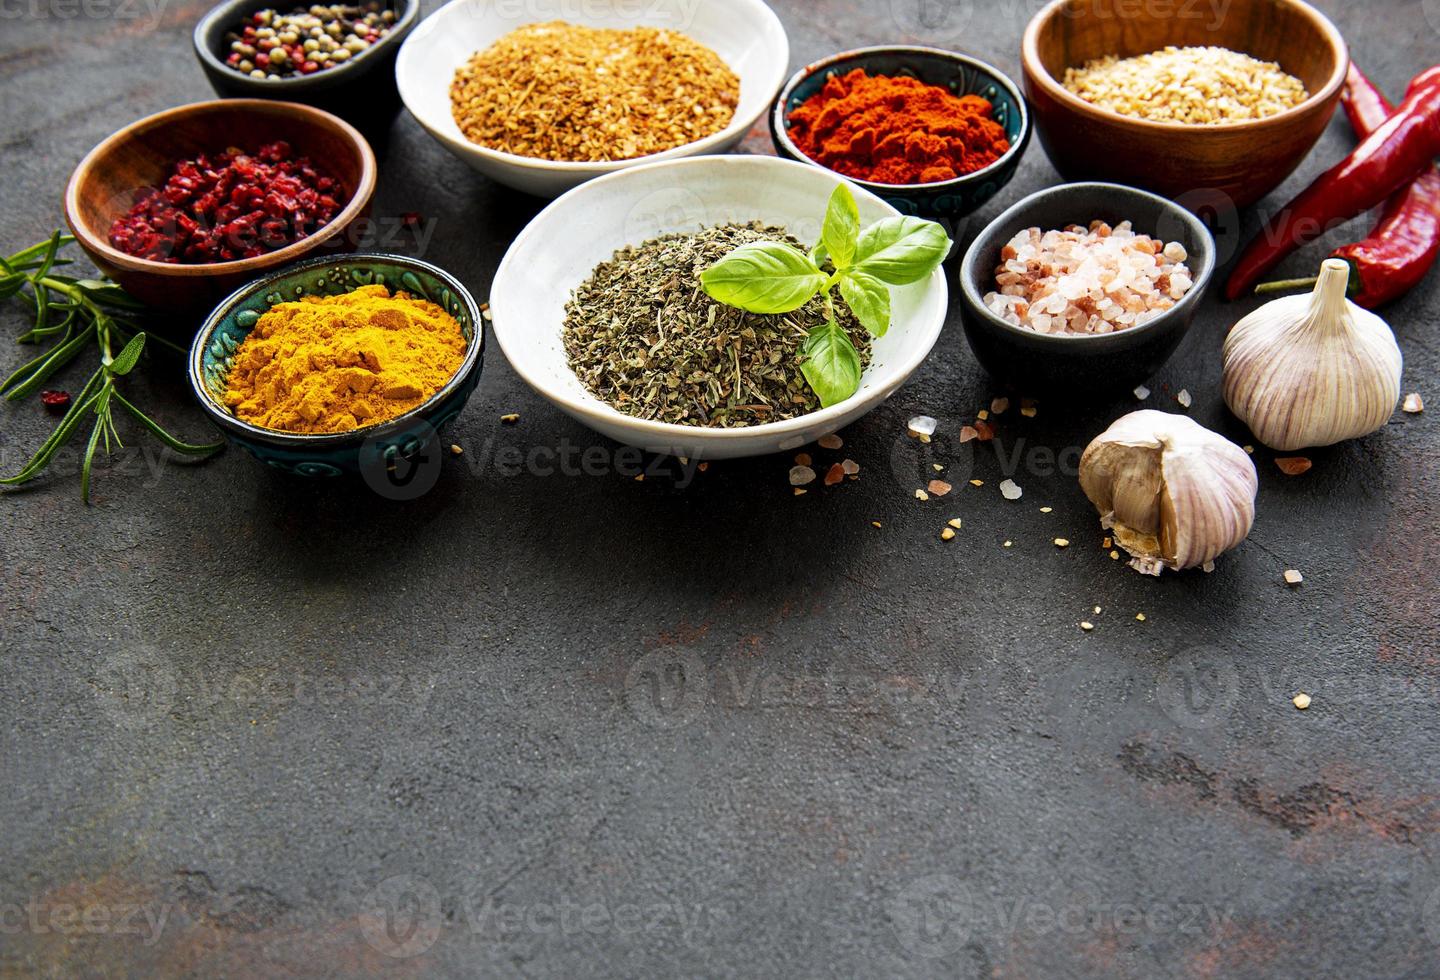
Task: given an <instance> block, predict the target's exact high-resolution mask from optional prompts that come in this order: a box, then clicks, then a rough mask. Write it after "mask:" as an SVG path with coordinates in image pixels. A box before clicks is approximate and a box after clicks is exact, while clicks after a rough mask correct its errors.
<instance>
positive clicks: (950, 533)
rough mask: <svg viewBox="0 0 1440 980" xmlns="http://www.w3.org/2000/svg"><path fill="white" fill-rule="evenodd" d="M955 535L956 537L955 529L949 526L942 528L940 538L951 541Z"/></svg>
mask: <svg viewBox="0 0 1440 980" xmlns="http://www.w3.org/2000/svg"><path fill="white" fill-rule="evenodd" d="M954 537H955V531H954V530H953V529H952V528H948V527H947V528H942V529H941V530H940V540H941V541H950V540H952V539H953V538H954Z"/></svg>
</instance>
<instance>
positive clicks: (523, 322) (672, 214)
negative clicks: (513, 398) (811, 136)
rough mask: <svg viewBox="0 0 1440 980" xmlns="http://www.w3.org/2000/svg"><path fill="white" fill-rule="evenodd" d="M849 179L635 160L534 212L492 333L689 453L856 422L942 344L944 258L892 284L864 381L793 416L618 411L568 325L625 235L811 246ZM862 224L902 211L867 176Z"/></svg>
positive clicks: (621, 437) (566, 396) (588, 418)
mask: <svg viewBox="0 0 1440 980" xmlns="http://www.w3.org/2000/svg"><path fill="white" fill-rule="evenodd" d="M839 181H840V178H839V177H837V176H836V175H834V174H832V173H830V172H829V171H826V170H822V169H820V168H819V167H812V166H807V165H806V164H803V163H794V162H792V161H789V160H779V159H776V158H774V157H761V156H730V157H696V158H693V159H689V160H673V161H668V162H664V163H654V164H650V165H648V166H643V167H631V168H629V169H626V170H622V171H620V172H619V173H614V174H610V175H609V176H606V177H601V178H600V179H598V180H594V181H591V182H590V183H587V184H584V185H582V186H580V187H577V188H576V189H575V190H573V191H571V192H570V193H568V194H566V195H565V196H564V197H561V198H560V199H559V200H557V201H555V202H554V203H552V204H551V205H550V206H549V207H547V208H546V209H545V210H543V211H541V212H540V213H539V214H538V215H536V217H535V220H534V221H532V222H530V224H529V225H528V226H527V227H526V228H525V230H524V231H522V232H521V233H520V235H519V237H518V238H516V239H515V241H514V243H513V244H512V245H511V246H510V250H509V251H508V252H506V253H505V258H504V260H503V261H502V262H501V263H500V269H499V271H498V272H496V274H495V281H494V283H493V284H492V285H491V287H490V312H491V315H492V317H493V318H494V319H493V322H492V326H493V328H494V330H495V339H496V340H498V341H499V342H500V348H501V350H503V351H504V352H505V356H506V358H508V359H509V361H510V364H511V366H512V367H514V368H515V370H516V372H517V373H518V374H519V375H520V377H522V378H524V379H525V381H526V382H527V383H528V384H529V385H530V387H532V388H534V389H535V390H536V391H537V392H539V393H540V394H541V395H542V396H544V397H545V398H547V399H548V400H549V401H551V402H552V403H554V404H555V405H556V406H557V407H558V408H560V409H563V410H564V411H565V412H567V413H568V414H570V415H571V416H572V417H574V418H576V419H578V420H579V421H581V422H583V423H584V424H586V425H588V426H589V427H590V428H592V429H595V430H596V431H597V432H600V433H603V434H604V435H607V436H609V437H610V438H612V439H615V440H616V441H618V442H623V443H626V444H628V445H632V446H639V447H641V448H642V449H646V450H649V451H651V452H658V453H670V454H672V455H675V456H686V457H689V458H691V459H731V458H735V457H739V456H760V455H764V454H766V453H775V452H785V451H788V450H792V449H797V448H799V447H800V446H803V445H806V444H807V443H810V442H813V441H815V440H816V439H818V438H820V437H821V436H823V435H828V434H829V433H832V432H835V431H836V430H838V429H840V428H842V427H844V426H846V425H849V424H850V423H851V422H853V421H855V420H856V419H858V418H859V417H860V416H862V415H864V414H865V413H866V412H868V411H870V410H871V409H872V408H875V407H876V406H877V405H879V404H880V403H881V402H883V401H884V400H885V399H886V398H888V397H890V395H891V394H893V393H894V392H895V390H896V389H897V388H899V387H900V385H901V384H903V383H904V382H905V379H907V378H908V377H910V375H911V374H912V373H913V372H914V371H915V369H916V368H917V367H919V366H920V362H921V361H923V360H924V359H925V356H926V355H927V354H929V353H930V349H931V348H932V347H934V346H935V341H936V340H937V339H938V338H939V336H940V329H941V327H942V326H943V325H944V322H945V310H946V306H947V303H948V300H949V292H948V290H947V289H946V285H945V273H944V270H943V269H936V270H935V272H934V273H932V274H931V276H930V278H929V279H926V280H923V281H921V282H918V283H915V284H913V285H910V286H903V287H898V288H895V289H894V290H893V291H892V301H893V318H892V322H891V325H890V330H889V331H888V332H887V333H886V334H885V336H884V337H882V338H880V339H879V340H876V341H875V342H874V345H873V350H872V356H871V361H870V366H869V367H868V368H867V369H866V371H865V374H864V375H863V376H862V378H861V382H860V390H859V391H858V392H856V393H855V394H854V395H853V396H851V397H850V398H849V399H847V400H846V401H844V402H841V403H840V404H839V405H832V406H831V407H829V408H825V409H821V410H820V411H818V412H813V413H811V414H809V415H804V416H801V417H800V418H795V419H790V420H788V421H784V422H768V423H766V424H764V425H753V426H749V427H747V428H743V429H708V428H702V427H698V426H688V425H672V424H670V423H665V422H651V421H647V420H644V419H638V418H634V417H632V416H629V415H625V414H624V413H622V412H618V411H616V410H615V409H613V408H611V407H610V406H609V405H607V404H605V403H604V402H602V401H600V399H598V398H596V397H595V396H594V395H592V394H591V393H590V392H589V391H587V390H586V389H585V387H584V386H583V385H582V384H581V383H580V380H579V378H577V377H576V376H575V372H574V371H572V370H571V369H570V365H569V363H568V361H567V359H566V356H565V348H564V346H563V344H562V342H561V327H562V325H563V323H564V320H565V303H566V301H567V300H568V299H569V298H570V294H571V292H572V291H573V290H574V289H575V288H576V287H577V286H579V285H580V284H581V283H582V282H584V281H585V280H586V279H587V278H589V276H590V273H591V272H592V271H593V270H594V268H595V266H597V265H599V264H600V263H601V262H604V261H606V260H608V259H609V258H610V257H611V256H612V255H613V254H614V253H615V251H616V250H617V249H619V248H621V247H623V246H625V245H638V244H640V243H641V242H642V241H645V240H647V239H650V238H654V237H655V236H657V235H661V234H664V233H666V232H672V231H694V230H698V229H700V228H702V227H707V226H710V225H716V224H723V223H725V222H728V221H752V220H761V221H765V222H767V223H772V224H779V225H783V226H785V227H786V228H787V229H788V230H789V232H790V233H791V234H792V235H794V236H795V237H796V238H798V239H800V240H801V241H802V242H804V243H806V244H807V245H808V244H810V243H813V242H814V241H815V240H816V239H818V238H819V236H820V225H821V222H822V221H823V219H824V215H825V205H826V202H828V201H829V199H830V193H831V191H833V190H834V188H835V185H836V184H837V183H839ZM852 189H853V190H854V192H855V199H856V202H857V203H858V204H859V206H860V220H861V224H862V225H865V224H869V223H870V222H873V221H878V220H879V219H881V218H884V217H887V216H891V215H895V214H898V213H899V212H897V211H896V210H895V209H894V208H892V207H891V206H890V205H888V204H886V203H885V202H884V201H882V200H881V199H880V198H878V197H876V196H875V195H874V194H871V193H870V192H869V191H866V190H864V189H862V188H859V187H854V186H853V185H852Z"/></svg>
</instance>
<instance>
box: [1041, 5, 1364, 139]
mask: <svg viewBox="0 0 1440 980" xmlns="http://www.w3.org/2000/svg"><path fill="white" fill-rule="evenodd" d="M1074 2H1076V0H1050V2H1049V3H1048V4H1046V5H1045V7H1043V8H1042V9H1041V10H1040V11H1039V12H1038V13H1037V14H1035V16H1034V17H1032V18H1030V23H1029V24H1027V25H1026V26H1025V34H1024V36H1023V38H1022V39H1021V42H1020V62H1021V67H1022V68H1023V69H1024V71H1025V75H1026V77H1027V78H1029V79H1030V80H1032V81H1033V82H1034V83H1035V84H1036V85H1038V86H1039V87H1040V88H1041V89H1043V90H1044V91H1045V94H1046V95H1048V96H1050V97H1051V98H1053V99H1055V100H1056V101H1058V102H1059V103H1061V104H1062V105H1063V106H1065V107H1066V108H1067V109H1069V110H1070V111H1071V112H1076V113H1079V114H1080V115H1082V116H1085V117H1086V118H1088V119H1093V120H1096V121H1098V122H1108V123H1110V124H1112V125H1113V124H1115V123H1117V122H1119V123H1122V124H1124V125H1126V126H1133V127H1135V128H1137V129H1141V130H1151V131H1153V132H1155V133H1156V134H1161V133H1169V134H1172V135H1173V134H1177V133H1237V132H1249V131H1259V130H1262V129H1269V128H1274V127H1277V126H1282V125H1284V124H1285V123H1287V122H1290V121H1292V120H1294V119H1296V118H1298V117H1299V116H1301V115H1308V114H1310V113H1313V112H1319V111H1323V110H1324V108H1325V107H1326V106H1327V105H1330V104H1332V103H1333V102H1334V101H1335V99H1336V98H1338V97H1339V95H1340V89H1341V87H1342V86H1344V84H1345V76H1346V73H1347V72H1348V70H1349V67H1350V48H1349V46H1348V45H1347V44H1346V42H1345V37H1344V35H1343V34H1341V33H1340V29H1339V28H1338V27H1336V26H1335V23H1334V22H1333V21H1332V20H1330V18H1329V17H1327V16H1325V14H1324V13H1322V12H1321V11H1319V10H1317V9H1316V8H1315V7H1313V6H1311V5H1310V4H1308V3H1306V2H1305V0H1275V2H1277V3H1278V4H1280V5H1282V6H1289V7H1294V8H1296V9H1297V10H1299V11H1300V13H1301V14H1302V15H1303V16H1305V17H1307V18H1309V20H1310V21H1311V22H1312V23H1314V24H1315V26H1316V27H1317V28H1318V29H1319V31H1320V33H1321V34H1322V35H1323V36H1324V37H1325V38H1326V39H1327V41H1328V42H1329V45H1330V51H1331V53H1332V54H1334V55H1335V70H1334V71H1333V72H1331V74H1330V77H1329V78H1328V79H1326V81H1325V84H1324V85H1323V86H1321V88H1320V90H1319V91H1317V92H1311V93H1310V97H1309V98H1307V99H1306V100H1305V101H1304V102H1301V103H1300V104H1299V105H1297V106H1292V107H1290V108H1289V109H1286V110H1285V111H1284V112H1278V113H1276V114H1275V115H1273V116H1266V117H1265V118H1263V119H1243V120H1240V121H1239V122H1227V123H1215V124H1213V125H1203V126H1201V125H1195V124H1193V123H1181V122H1162V121H1158V120H1154V119H1142V118H1140V117H1138V116H1127V115H1125V114H1124V113H1120V112H1115V111H1114V110H1111V109H1105V108H1102V107H1100V106H1097V105H1095V104H1094V103H1092V102H1087V101H1085V100H1084V99H1082V98H1080V97H1079V96H1078V95H1075V94H1074V93H1073V92H1071V91H1070V90H1069V89H1067V88H1066V87H1065V86H1064V85H1061V84H1060V82H1059V81H1058V80H1056V78H1055V76H1054V75H1052V74H1050V70H1049V69H1048V68H1046V67H1045V63H1044V62H1043V61H1041V59H1040V32H1041V31H1042V30H1043V29H1044V28H1045V27H1047V26H1048V25H1049V23H1050V22H1051V21H1052V20H1054V19H1055V17H1056V15H1057V14H1059V13H1060V11H1061V10H1062V8H1064V7H1066V6H1068V5H1070V4H1071V3H1074Z"/></svg>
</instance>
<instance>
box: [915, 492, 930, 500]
mask: <svg viewBox="0 0 1440 980" xmlns="http://www.w3.org/2000/svg"><path fill="white" fill-rule="evenodd" d="M915 499H916V500H929V499H930V495H929V494H928V493H926V492H925V491H924V490H916V491H915Z"/></svg>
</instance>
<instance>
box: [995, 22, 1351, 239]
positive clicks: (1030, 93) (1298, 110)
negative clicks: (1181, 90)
mask: <svg viewBox="0 0 1440 980" xmlns="http://www.w3.org/2000/svg"><path fill="white" fill-rule="evenodd" d="M1167 47H1177V48H1223V49H1228V50H1229V51H1233V52H1239V53H1241V54H1246V55H1249V56H1251V57H1253V58H1256V59H1258V60H1260V61H1262V62H1267V63H1274V64H1278V65H1279V68H1280V69H1281V70H1282V71H1283V72H1285V73H1287V74H1289V75H1291V76H1293V77H1294V78H1296V79H1299V81H1300V82H1301V83H1302V84H1303V85H1304V87H1305V90H1306V92H1307V93H1308V97H1307V98H1305V99H1304V101H1302V102H1301V103H1300V104H1299V105H1296V106H1293V107H1292V108H1289V109H1286V110H1285V111H1282V112H1278V113H1276V114H1274V115H1269V116H1266V117H1264V118H1257V119H1246V120H1242V121H1224V122H1218V123H1216V122H1212V123H1210V124H1206V125H1199V124H1194V123H1182V122H1170V121H1156V120H1154V119H1150V118H1141V117H1139V116H1137V115H1122V114H1121V113H1120V112H1118V111H1113V110H1111V109H1109V108H1103V107H1102V106H1100V105H1096V104H1094V103H1093V102H1090V101H1087V100H1086V99H1084V98H1081V97H1080V96H1079V95H1077V94H1075V93H1074V92H1072V91H1070V90H1069V89H1067V88H1066V86H1065V76H1066V72H1067V70H1069V69H1082V68H1084V67H1085V66H1086V65H1088V64H1091V63H1093V62H1094V61H1096V60H1097V59H1103V58H1108V57H1117V58H1120V59H1128V58H1134V57H1138V56H1142V55H1148V54H1151V53H1152V52H1157V51H1161V50H1163V49H1165V48H1167ZM1021 61H1022V63H1023V67H1024V73H1025V95H1026V97H1027V98H1028V99H1029V100H1030V110H1031V113H1032V114H1033V115H1034V118H1035V128H1036V132H1037V133H1038V134H1039V136H1040V142H1041V144H1042V145H1043V146H1044V147H1045V152H1046V153H1047V154H1049V156H1050V160H1051V162H1052V163H1054V164H1055V168H1056V169H1057V170H1059V171H1060V172H1061V173H1062V174H1063V175H1065V176H1066V177H1067V178H1069V179H1071V180H1108V181H1115V182H1117V183H1121V184H1129V185H1131V186H1134V187H1143V188H1146V189H1147V190H1152V191H1155V192H1156V193H1158V194H1163V195H1165V196H1166V197H1169V198H1171V199H1172V200H1175V201H1177V202H1178V203H1180V204H1182V205H1184V206H1186V207H1188V208H1189V209H1190V210H1191V211H1195V212H1200V213H1203V212H1205V211H1216V212H1219V213H1222V214H1223V213H1226V212H1228V211H1230V210H1232V209H1234V208H1240V207H1245V206H1247V205H1249V204H1253V203H1254V202H1255V201H1258V200H1259V199H1260V198H1262V197H1264V196H1265V195H1266V194H1268V193H1270V191H1272V190H1274V189H1275V188H1276V187H1278V186H1279V185H1280V184H1281V183H1282V182H1283V181H1284V180H1285V178H1286V177H1288V176H1289V175H1290V174H1291V173H1292V172H1293V171H1294V170H1295V168H1296V167H1297V166H1299V165H1300V163H1301V161H1302V160H1304V159H1305V157H1306V156H1307V155H1308V154H1309V153H1310V151H1311V150H1312V149H1313V148H1314V146H1315V144H1316V142H1317V141H1318V140H1319V139H1320V135H1321V134H1322V133H1323V132H1324V131H1325V127H1326V125H1327V124H1328V123H1329V121H1330V117H1331V116H1332V115H1333V114H1334V112H1335V107H1336V105H1337V104H1338V103H1339V100H1340V91H1341V88H1342V86H1343V85H1344V82H1345V72H1346V69H1347V68H1348V66H1349V63H1350V60H1349V55H1348V52H1347V50H1346V47H1345V41H1344V39H1343V38H1342V37H1341V36H1340V32H1339V30H1337V29H1336V27H1335V25H1334V24H1332V23H1331V22H1330V20H1329V19H1328V18H1326V17H1325V15H1324V14H1322V13H1320V12H1319V11H1317V10H1316V9H1315V8H1313V7H1311V6H1310V5H1308V4H1306V3H1304V2H1302V0H1227V2H1226V3H1224V4H1219V5H1214V4H1208V3H1204V4H1202V3H1132V2H1129V0H1055V2H1053V3H1051V4H1049V5H1048V6H1047V7H1045V9H1043V10H1042V11H1040V13H1038V14H1037V15H1036V16H1035V17H1034V19H1033V20H1031V22H1030V25H1029V27H1027V28H1026V30H1025V38H1024V42H1023V49H1022V56H1021Z"/></svg>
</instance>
